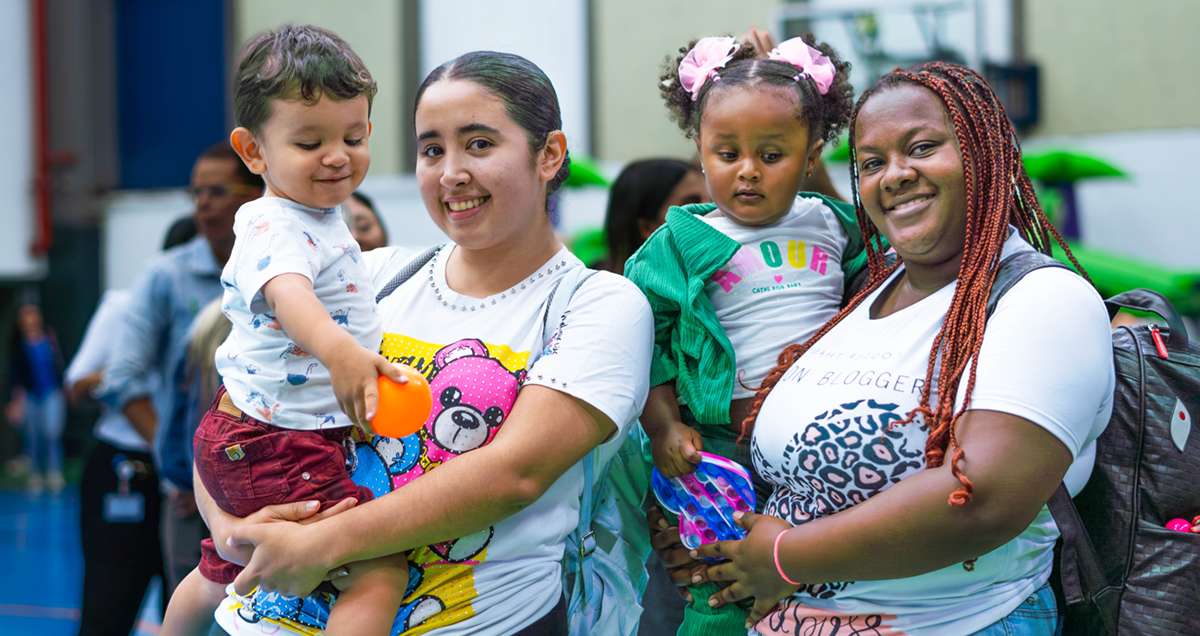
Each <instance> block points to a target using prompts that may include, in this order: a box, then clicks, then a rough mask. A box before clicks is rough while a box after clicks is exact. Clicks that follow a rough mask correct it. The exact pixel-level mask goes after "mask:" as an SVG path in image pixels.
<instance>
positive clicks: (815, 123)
mask: <svg viewBox="0 0 1200 636" xmlns="http://www.w3.org/2000/svg"><path fill="white" fill-rule="evenodd" d="M802 39H803V40H804V43H805V44H808V45H809V46H811V47H813V48H815V49H817V50H818V51H820V52H821V53H822V54H823V55H825V56H827V57H828V58H829V60H830V61H831V62H833V67H834V68H835V69H837V72H836V73H835V74H834V77H833V85H832V86H830V87H829V92H827V93H825V94H824V95H822V94H820V93H819V92H818V91H817V86H816V84H814V83H813V81H812V80H811V79H806V78H802V79H801V80H800V81H796V79H795V77H796V67H795V66H792V65H791V64H788V63H787V62H780V61H776V60H769V59H766V58H760V57H756V56H757V55H758V51H756V50H755V49H754V46H753V45H752V44H748V43H743V44H742V45H741V46H740V47H739V48H738V50H737V51H736V52H735V53H734V54H733V59H731V60H729V62H728V63H727V64H726V65H725V67H724V68H722V69H719V70H718V71H717V73H716V75H715V76H714V77H710V78H709V79H707V80H705V82H704V84H703V85H702V86H701V87H700V90H699V92H698V93H697V95H696V99H695V100H694V101H693V100H692V95H691V94H690V93H688V92H687V90H685V89H684V88H683V85H682V84H681V83H680V82H679V63H680V62H682V61H683V58H684V57H686V56H687V54H688V52H689V51H691V50H692V47H694V46H696V42H697V41H698V40H693V41H692V42H691V43H689V44H688V45H687V46H685V47H683V48H681V49H679V55H677V56H675V57H674V58H672V57H670V56H668V57H667V59H666V60H664V61H663V66H662V75H660V77H659V79H660V83H659V92H661V93H662V97H663V101H665V102H666V103H667V110H669V111H671V120H672V121H674V122H675V123H676V124H678V125H679V128H680V129H682V130H683V132H684V134H686V135H687V136H688V137H689V138H691V137H694V136H695V135H697V134H698V133H699V132H700V120H701V119H702V117H703V114H704V106H705V104H706V103H707V102H708V98H709V97H710V96H711V95H712V94H713V93H714V92H716V93H720V92H723V91H727V90H733V89H734V88H736V87H745V86H755V85H766V86H779V87H784V88H788V89H791V90H794V91H796V96H797V98H798V99H799V102H800V112H799V113H798V116H799V118H800V121H803V122H804V123H806V124H808V128H809V135H808V137H809V143H816V141H817V140H818V139H821V140H824V141H825V142H826V143H829V142H832V141H833V140H834V139H835V138H837V136H838V134H839V133H840V132H841V131H842V129H843V128H845V127H846V124H848V123H849V122H850V111H851V109H852V106H853V103H854V102H853V96H854V89H853V88H852V87H851V86H850V81H849V79H848V78H849V75H850V63H849V62H846V61H843V60H842V58H841V57H840V56H839V55H838V54H837V51H834V50H833V47H831V46H829V45H828V44H825V43H819V42H817V39H816V38H815V37H813V34H811V33H807V34H805V35H804V36H803V38H802ZM717 76H719V79H720V81H716V79H717Z"/></svg>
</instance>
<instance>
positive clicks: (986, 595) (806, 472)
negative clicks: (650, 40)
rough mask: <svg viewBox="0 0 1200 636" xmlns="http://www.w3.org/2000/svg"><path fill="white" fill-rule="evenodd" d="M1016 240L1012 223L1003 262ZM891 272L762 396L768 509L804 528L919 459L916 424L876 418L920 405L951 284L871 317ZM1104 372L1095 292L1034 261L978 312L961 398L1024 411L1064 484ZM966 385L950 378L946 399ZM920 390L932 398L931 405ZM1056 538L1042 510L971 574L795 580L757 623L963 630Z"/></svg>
mask: <svg viewBox="0 0 1200 636" xmlns="http://www.w3.org/2000/svg"><path fill="white" fill-rule="evenodd" d="M1029 249H1032V248H1030V247H1029V245H1028V244H1027V243H1025V242H1024V241H1023V240H1022V239H1020V237H1019V236H1017V235H1015V234H1014V235H1013V236H1012V237H1010V238H1009V240H1008V242H1007V243H1006V244H1005V247H1004V253H1003V254H1002V258H1003V257H1007V256H1008V255H1009V254H1011V253H1013V252H1014V251H1016V250H1029ZM900 271H903V270H902V269H901V270H900ZM898 275H899V272H897V274H895V275H893V277H892V278H891V279H889V281H888V282H887V283H885V284H884V285H883V286H881V287H880V288H879V290H876V291H875V292H874V293H873V294H871V295H870V296H869V297H868V298H867V299H866V300H865V301H864V302H863V303H862V304H861V305H860V306H859V307H858V308H857V309H856V310H855V311H853V312H852V313H850V314H849V315H848V316H846V318H845V319H844V320H843V321H842V322H841V323H839V324H838V325H837V326H835V327H834V328H833V329H831V330H830V331H829V333H828V334H826V335H825V336H824V337H823V338H822V339H821V340H820V341H818V342H817V343H816V344H815V345H814V346H813V348H812V349H811V350H809V351H808V352H806V353H805V355H804V356H803V357H801V358H800V359H799V360H798V361H797V362H796V363H795V364H794V365H793V366H792V367H791V368H790V369H789V370H788V371H787V372H786V373H785V375H784V376H783V377H782V378H781V380H780V382H779V383H778V385H776V387H775V388H774V390H773V391H772V392H771V394H770V395H769V397H768V398H767V400H766V401H765V402H764V404H763V406H762V411H761V412H760V414H759V417H758V420H757V422H756V425H755V429H754V433H753V438H752V449H751V451H752V453H753V456H754V465H755V468H756V470H757V471H758V472H759V474H760V475H762V477H763V478H764V479H766V480H767V481H768V482H770V483H772V484H774V485H775V491H774V493H773V494H772V495H771V497H770V498H769V499H768V501H767V504H766V507H765V513H766V514H770V515H773V516H777V517H780V518H782V519H784V520H787V521H789V522H790V523H792V524H801V523H805V522H808V521H811V520H813V519H817V518H820V517H823V516H826V515H829V514H833V513H835V512H837V511H839V510H844V509H846V508H848V507H850V506H853V505H855V504H858V503H861V502H862V501H865V500H866V499H868V498H870V497H872V496H873V495H875V494H878V493H879V492H882V491H883V490H885V489H887V488H889V487H890V486H892V485H894V484H896V483H898V482H899V481H901V480H902V479H904V478H906V477H908V476H911V475H913V474H915V473H917V472H919V471H921V470H923V469H924V467H925V457H924V450H925V441H926V439H927V437H928V429H927V427H925V426H924V425H923V423H920V422H913V423H911V424H906V425H901V426H896V427H894V428H892V430H886V429H887V427H888V425H889V424H891V423H893V422H896V421H899V420H902V419H904V418H906V417H907V416H908V414H909V413H910V412H911V411H912V410H913V409H914V408H916V407H917V406H918V405H919V401H920V394H921V390H922V388H923V386H924V383H925V377H926V368H927V366H928V361H929V352H930V348H931V346H932V344H933V340H934V337H935V336H936V334H937V332H938V330H939V329H940V328H941V326H942V322H943V321H944V319H945V316H946V311H947V309H948V308H949V305H950V301H951V299H952V297H953V294H954V290H955V286H956V285H957V283H951V284H950V285H947V286H946V287H944V288H942V289H941V290H938V291H937V292H935V293H934V294H933V295H931V296H929V297H927V298H924V299H922V300H921V301H919V302H917V303H916V304H914V305H912V306H910V307H907V308H905V309H903V310H901V311H898V312H896V313H894V314H892V315H889V316H886V317H882V318H878V319H871V318H870V313H869V312H870V307H871V306H872V305H873V304H874V302H875V300H876V299H877V298H878V297H879V294H880V293H881V290H883V289H886V288H887V286H888V285H889V284H890V282H891V281H894V280H895V276H898ZM934 377H935V378H936V372H935V376H934ZM1114 382H1115V379H1114V370H1113V361H1112V343H1111V338H1110V335H1109V325H1108V315H1107V312H1106V311H1105V309H1104V305H1103V302H1102V301H1101V299H1100V297H1099V296H1098V295H1097V294H1096V292H1095V290H1094V289H1092V288H1091V287H1090V286H1089V285H1088V284H1087V283H1086V282H1085V281H1084V280H1083V279H1082V278H1080V277H1079V276H1077V275H1076V274H1074V273H1072V272H1068V271H1066V270H1063V269H1042V270H1037V271H1034V272H1032V273H1030V274H1028V275H1026V276H1025V277H1024V278H1023V279H1022V280H1021V281H1020V282H1019V283H1018V284H1017V285H1015V286H1014V287H1013V288H1012V289H1011V290H1009V291H1008V293H1006V294H1005V295H1004V296H1003V297H1002V298H1001V300H1000V302H999V304H998V306H997V308H996V311H995V313H994V314H993V315H992V316H991V317H990V318H989V320H988V323H987V327H986V331H985V335H984V340H983V345H982V348H981V349H980V352H979V365H978V370H977V375H976V383H975V388H974V392H973V394H972V396H971V403H970V407H969V408H970V409H973V410H974V409H979V410H992V411H999V412H1003V413H1009V414H1012V415H1016V416H1019V417H1022V418H1024V419H1027V420H1029V421H1031V422H1033V423H1035V424H1037V425H1038V426H1041V427H1042V428H1044V429H1045V430H1047V431H1048V432H1049V433H1051V434H1052V435H1054V437H1056V438H1057V439H1059V440H1060V441H1061V442H1062V443H1063V444H1064V445H1065V446H1066V447H1067V448H1068V449H1069V450H1070V452H1071V455H1072V457H1073V458H1074V460H1073V464H1072V466H1071V468H1070V470H1069V471H1068V473H1067V476H1066V479H1065V482H1066V484H1067V487H1068V490H1070V491H1071V492H1072V494H1074V493H1076V492H1078V491H1079V490H1080V489H1081V488H1082V487H1083V484H1084V483H1085V482H1086V480H1087V477H1088V475H1089V474H1090V472H1091V468H1092V463H1093V461H1094V458H1095V440H1096V438H1097V437H1098V436H1099V435H1100V433H1101V432H1102V431H1103V430H1104V427H1105V426H1106V425H1107V423H1108V419H1109V415H1110V414H1111V411H1112V395H1113V388H1114ZM966 386H967V380H966V377H965V376H964V378H963V380H962V381H961V383H960V388H959V392H958V401H957V404H958V405H960V406H961V404H962V403H963V399H964V397H965V393H966ZM934 388H935V391H934V393H933V397H931V400H930V402H931V403H932V404H934V405H936V387H934ZM956 408H957V407H956ZM1013 461H1021V458H1013ZM947 505H948V504H947ZM1057 537H1058V529H1057V527H1056V526H1055V524H1054V521H1053V519H1052V518H1051V516H1050V513H1049V511H1048V510H1047V509H1046V508H1045V507H1043V508H1042V511H1041V512H1040V513H1039V514H1038V516H1037V517H1036V519H1035V520H1034V521H1033V523H1032V524H1030V526H1029V527H1028V528H1027V529H1026V530H1025V531H1024V532H1022V533H1021V534H1020V535H1019V536H1017V537H1016V538H1014V539H1013V540H1011V541H1010V542H1008V543H1007V544H1005V545H1003V546H1001V547H999V548H997V549H995V550H993V551H991V552H989V553H987V554H985V555H983V556H981V557H979V558H978V559H977V560H976V561H975V563H974V567H973V568H971V569H968V568H966V567H964V566H963V565H962V564H955V565H952V566H950V567H946V568H943V569H940V570H936V571H933V572H929V573H926V574H921V575H918V576H914V577H909V578H904V579H897V580H884V581H858V582H845V583H830V584H823V585H813V586H805V587H801V589H800V591H799V592H798V593H797V594H795V595H794V596H792V597H790V598H789V599H786V600H785V601H784V604H783V606H782V608H781V609H780V610H778V611H776V612H774V613H773V614H771V615H769V616H768V617H767V618H766V619H764V620H763V621H761V622H760V623H759V624H758V625H757V626H756V629H757V630H758V632H759V633H762V634H772V635H775V634H833V633H834V632H835V627H840V629H842V630H857V631H853V632H852V633H857V634H871V635H873V636H875V635H885V634H886V635H892V636H904V635H907V636H962V635H963V634H969V633H972V632H975V631H978V630H980V629H982V628H984V627H986V626H988V625H990V624H992V623H994V622H996V621H997V620H999V619H1001V618H1003V617H1004V616H1007V615H1008V614H1009V613H1010V612H1011V611H1012V610H1014V609H1015V608H1016V607H1017V606H1018V605H1020V603H1021V602H1022V601H1024V600H1025V599H1026V598H1027V597H1029V596H1030V595H1031V594H1033V593H1034V592H1035V591H1036V590H1037V589H1038V588H1039V587H1040V586H1041V585H1042V584H1043V583H1045V581H1046V580H1047V578H1048V577H1049V574H1050V567H1051V562H1052V559H1053V547H1054V542H1055V539H1056V538H1057ZM862 558H863V559H865V560H871V559H876V558H886V556H885V555H870V554H864V555H862ZM837 633H839V634H840V633H842V632H841V631H838V632H837Z"/></svg>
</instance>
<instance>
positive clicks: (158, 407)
mask: <svg viewBox="0 0 1200 636" xmlns="http://www.w3.org/2000/svg"><path fill="white" fill-rule="evenodd" d="M188 193H189V194H190V195H191V197H192V199H193V200H194V201H195V202H196V214H195V223H196V231H197V236H196V237H195V238H193V239H192V240H190V241H188V242H187V243H184V244H183V245H180V246H178V247H175V248H172V249H170V250H167V251H166V252H165V253H164V254H163V255H162V256H161V258H159V259H158V260H157V261H155V262H153V263H151V264H150V265H148V266H146V268H145V269H144V270H143V272H142V273H141V275H140V276H139V279H138V281H137V283H136V284H135V285H134V288H133V291H132V294H131V296H130V301H129V306H128V308H127V311H126V313H125V316H124V319H123V320H122V321H120V323H119V325H118V328H117V329H116V331H115V332H114V333H113V334H112V337H113V340H114V341H115V345H114V349H113V355H112V359H111V361H110V362H109V365H108V369H107V374H106V377H105V379H104V384H103V387H102V389H101V393H102V394H103V398H104V399H105V401H107V402H108V403H109V404H110V405H111V406H113V407H115V408H116V409H117V410H119V411H120V412H121V413H123V414H124V415H125V417H127V418H128V420H129V423H130V424H131V425H132V426H133V427H134V429H135V430H137V431H138V433H139V434H140V435H141V436H142V438H143V439H145V440H147V441H151V442H152V443H153V444H154V456H155V460H156V462H157V466H156V467H157V469H158V471H159V473H160V475H163V474H176V473H179V472H185V471H186V472H190V470H191V468H190V466H182V465H181V466H172V467H167V466H164V465H163V463H162V462H163V459H164V457H166V458H170V459H172V460H173V461H179V458H180V457H181V454H179V453H174V452H170V451H168V452H164V445H165V444H166V443H167V441H168V440H167V439H166V437H165V436H160V435H159V434H158V433H159V429H160V414H162V413H172V412H173V411H174V407H173V400H174V397H175V386H174V382H173V377H172V375H173V372H174V370H175V369H176V368H177V367H178V365H179V362H180V360H182V359H183V357H184V355H185V353H186V351H187V345H188V338H187V335H188V330H189V328H190V327H191V324H192V320H193V319H194V318H195V317H196V315H197V314H198V313H199V312H200V309H201V308H202V307H204V306H205V305H207V304H209V303H210V302H212V301H213V300H214V299H217V298H219V297H220V296H221V291H222V290H221V280H220V277H221V269H222V268H223V267H224V266H225V262H226V261H227V260H229V254H230V252H231V251H232V249H233V241H234V234H233V219H234V216H235V214H236V213H237V210H238V208H240V207H241V206H242V204H244V203H247V202H249V201H251V200H253V199H255V198H257V197H258V196H259V195H261V194H262V178H261V177H259V176H257V175H255V174H254V173H252V172H250V171H249V170H248V169H247V168H246V166H245V164H244V163H242V160H241V158H239V157H238V156H237V153H235V152H234V151H233V148H232V147H231V146H230V145H229V144H228V143H227V142H221V143H218V144H216V145H214V146H212V147H210V148H209V149H208V150H205V151H204V152H203V153H202V154H201V155H200V157H199V158H198V159H197V160H196V164H195V166H194V167H193V168H192V176H191V185H190V187H189V188H188ZM188 443H189V444H190V441H189V442H188ZM172 450H174V449H172ZM185 486H186V485H181V484H176V483H172V482H171V481H170V480H166V479H164V480H162V487H163V491H164V492H165V493H166V494H167V497H168V503H167V505H164V506H163V507H162V514H161V517H162V528H161V531H162V547H163V560H164V570H165V574H166V580H165V581H164V595H165V596H166V597H168V598H169V597H170V594H171V592H173V591H174V589H175V586H176V585H178V584H179V581H180V580H182V579H183V577H184V576H187V573H188V572H190V571H191V570H192V568H194V567H196V564H197V563H199V560H200V551H199V545H200V540H201V539H202V538H203V536H206V533H207V530H206V528H205V526H204V522H203V520H202V519H201V518H200V516H199V514H197V513H196V504H195V498H194V497H193V495H192V493H191V491H190V490H188V489H187V488H186V487H185Z"/></svg>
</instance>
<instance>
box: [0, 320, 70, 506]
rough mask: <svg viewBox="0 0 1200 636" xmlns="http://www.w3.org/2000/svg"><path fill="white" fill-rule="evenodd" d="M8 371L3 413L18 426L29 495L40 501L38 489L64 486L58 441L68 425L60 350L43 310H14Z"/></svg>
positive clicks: (61, 452)
mask: <svg viewBox="0 0 1200 636" xmlns="http://www.w3.org/2000/svg"><path fill="white" fill-rule="evenodd" d="M9 351H10V356H11V358H12V361H11V365H10V367H9V369H10V370H9V376H8V377H9V387H10V388H9V391H10V394H11V399H10V401H9V403H8V408H7V413H8V418H9V420H10V421H14V422H17V421H19V422H21V423H22V431H23V432H24V441H25V452H26V454H28V455H29V458H30V469H29V481H28V483H27V488H28V490H29V493H30V494H33V495H40V494H41V492H42V488H43V487H49V488H50V491H51V492H52V493H53V494H55V495H57V494H58V493H60V492H62V489H63V487H64V486H66V485H67V482H66V480H64V479H63V473H62V461H63V449H62V435H63V427H65V426H66V423H67V405H66V401H65V400H64V398H63V391H62V382H63V378H62V373H63V367H64V366H65V363H64V362H63V356H62V350H60V349H59V347H58V339H56V338H55V337H54V333H53V331H51V330H48V329H47V328H46V323H45V321H44V319H43V318H42V310H41V308H40V307H38V306H37V305H36V304H34V303H25V304H23V305H21V307H20V309H18V310H17V326H16V329H15V331H14V332H13V339H12V346H11V347H10V348H9Z"/></svg>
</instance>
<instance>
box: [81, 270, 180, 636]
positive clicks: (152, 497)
mask: <svg viewBox="0 0 1200 636" xmlns="http://www.w3.org/2000/svg"><path fill="white" fill-rule="evenodd" d="M128 303H129V292H128V291H127V290H110V291H107V292H105V293H104V296H103V297H101V299H100V305H99V306H98V307H97V308H96V313H94V314H93V315H92V319H91V320H90V321H89V322H88V326H87V331H86V332H85V333H84V336H83V341H82V342H81V343H80V344H79V350H78V351H77V352H76V353H75V357H74V358H73V359H72V360H71V365H70V366H69V367H67V372H66V374H65V379H66V386H68V387H69V388H70V392H69V393H68V394H67V399H68V400H69V401H70V402H71V403H72V404H77V403H79V402H80V401H81V400H84V399H87V398H88V397H89V396H91V395H92V393H93V391H94V390H95V389H96V388H97V387H98V386H100V384H101V382H102V381H103V378H104V368H105V366H106V365H107V364H108V361H109V359H110V358H111V357H112V354H113V352H114V350H113V344H114V341H113V340H112V338H111V337H110V336H111V335H112V334H113V333H114V332H115V331H116V330H117V328H118V326H119V324H120V322H121V320H122V319H123V318H124V315H125V310H126V307H127V305H128ZM93 435H95V437H96V442H95V444H93V445H92V448H91V450H90V451H89V452H88V454H87V459H86V460H85V462H84V468H83V477H82V479H81V480H80V485H79V499H80V515H79V529H80V537H81V539H82V541H83V608H82V611H81V612H80V625H79V634H80V636H90V635H92V634H128V633H129V632H130V631H131V630H132V629H133V625H134V623H135V621H137V615H138V610H139V609H140V608H141V605H142V598H143V597H144V596H145V594H146V588H147V587H148V586H149V585H150V581H151V579H153V578H154V577H155V576H159V577H160V578H161V577H162V571H163V563H162V548H161V544H160V542H159V534H158V526H159V515H160V510H161V508H160V506H161V497H160V495H159V490H158V473H157V472H156V471H155V470H154V462H153V460H152V459H151V457H150V442H149V441H148V440H146V439H144V438H143V437H142V436H141V435H139V434H138V432H137V430H135V429H134V428H133V426H132V425H131V424H130V423H129V420H128V419H126V418H125V416H124V415H123V414H122V413H121V412H120V411H118V410H116V409H111V408H108V406H107V405H105V404H104V403H101V404H100V419H98V420H97V421H96V426H95V428H94V429H93ZM160 609H162V608H160Z"/></svg>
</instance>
